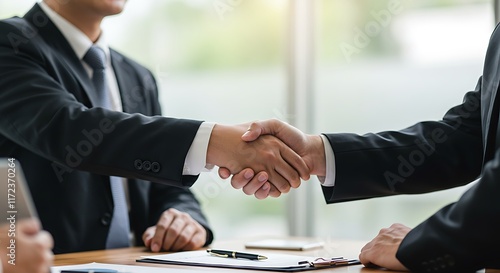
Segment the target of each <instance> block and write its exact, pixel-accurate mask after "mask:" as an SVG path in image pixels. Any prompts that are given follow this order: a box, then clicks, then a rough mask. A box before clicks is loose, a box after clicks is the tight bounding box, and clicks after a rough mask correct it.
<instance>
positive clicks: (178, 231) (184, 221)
mask: <svg viewBox="0 0 500 273" xmlns="http://www.w3.org/2000/svg"><path fill="white" fill-rule="evenodd" d="M206 240H207V231H206V230H205V228H204V227H203V226H201V225H200V224H199V223H198V222H196V220H194V219H193V218H191V216H190V215H189V214H187V213H184V212H180V211H178V210H176V209H172V208H171V209H168V210H166V211H165V212H163V214H162V215H161V217H160V219H159V220H158V223H157V224H156V226H151V227H149V228H148V229H146V231H145V232H144V234H143V235H142V241H143V242H144V245H146V247H148V248H150V249H151V251H153V252H159V251H161V250H166V251H180V250H194V249H198V248H201V247H202V246H203V245H205V242H206Z"/></svg>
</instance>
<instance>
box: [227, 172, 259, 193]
mask: <svg viewBox="0 0 500 273" xmlns="http://www.w3.org/2000/svg"><path fill="white" fill-rule="evenodd" d="M253 177H254V171H253V170H252V169H250V168H246V169H244V170H242V171H241V172H239V173H237V174H235V175H233V178H231V186H233V188H235V189H241V188H243V187H244V186H246V185H247V184H248V183H249V182H250V181H251V180H252V179H253Z"/></svg>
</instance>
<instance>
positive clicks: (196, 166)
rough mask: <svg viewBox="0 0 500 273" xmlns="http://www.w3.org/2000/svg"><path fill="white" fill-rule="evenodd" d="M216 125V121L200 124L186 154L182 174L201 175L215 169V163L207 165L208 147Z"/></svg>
mask: <svg viewBox="0 0 500 273" xmlns="http://www.w3.org/2000/svg"><path fill="white" fill-rule="evenodd" d="M214 126H215V123H211V122H203V123H202V124H201V125H200V128H199V129H198V132H196V136H195V137H194V139H193V143H192V144H191V147H190V148H189V151H188V153H187V155H186V160H185V161H184V169H183V171H182V175H199V174H200V173H201V172H209V171H210V170H211V169H213V167H214V166H213V165H207V149H208V142H209V141H210V135H211V134H212V130H213V129H214Z"/></svg>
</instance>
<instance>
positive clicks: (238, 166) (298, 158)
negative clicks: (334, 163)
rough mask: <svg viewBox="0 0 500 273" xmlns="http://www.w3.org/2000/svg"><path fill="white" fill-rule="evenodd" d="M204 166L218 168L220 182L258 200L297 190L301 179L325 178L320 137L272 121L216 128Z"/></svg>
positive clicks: (277, 121)
mask: <svg viewBox="0 0 500 273" xmlns="http://www.w3.org/2000/svg"><path fill="white" fill-rule="evenodd" d="M207 163H211V164H214V165H218V166H219V167H220V169H219V175H220V176H221V178H224V179H226V178H228V177H229V176H231V174H234V176H233V178H232V179H231V184H232V186H233V187H234V188H236V189H243V192H244V193H246V194H248V195H251V194H253V195H255V197H257V198H258V199H263V198H266V197H268V196H272V197H278V196H280V195H281V193H287V192H289V191H290V189H291V188H297V187H299V186H300V183H301V180H300V179H301V178H302V179H304V180H308V179H309V177H310V175H312V174H316V175H324V174H325V155H324V147H323V141H322V139H321V137H320V136H312V135H306V134H304V133H302V132H301V131H300V130H298V129H297V128H294V127H292V126H290V125H288V124H286V123H284V122H282V121H279V120H276V119H273V120H267V121H259V122H254V123H251V124H243V125H239V126H224V125H216V126H215V127H214V129H213V131H212V136H211V138H210V143H209V147H208V152H207Z"/></svg>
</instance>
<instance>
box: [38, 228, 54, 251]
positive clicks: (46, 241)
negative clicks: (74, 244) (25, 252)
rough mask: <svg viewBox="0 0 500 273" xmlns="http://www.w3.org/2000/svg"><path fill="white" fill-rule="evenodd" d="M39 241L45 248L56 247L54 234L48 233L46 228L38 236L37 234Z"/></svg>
mask: <svg viewBox="0 0 500 273" xmlns="http://www.w3.org/2000/svg"><path fill="white" fill-rule="evenodd" d="M37 241H38V242H40V244H41V245H42V246H43V247H44V248H45V249H52V248H53V247H54V239H53V238H52V235H50V233H48V232H47V231H45V230H42V231H41V232H40V233H39V234H38V236H37Z"/></svg>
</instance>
